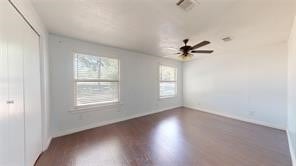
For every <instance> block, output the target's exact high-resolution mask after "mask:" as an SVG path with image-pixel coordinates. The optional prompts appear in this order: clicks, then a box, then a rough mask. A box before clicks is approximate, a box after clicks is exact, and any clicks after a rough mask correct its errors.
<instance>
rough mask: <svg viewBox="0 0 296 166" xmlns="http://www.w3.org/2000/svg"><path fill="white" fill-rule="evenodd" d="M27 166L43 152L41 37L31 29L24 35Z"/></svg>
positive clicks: (25, 31)
mask: <svg viewBox="0 0 296 166" xmlns="http://www.w3.org/2000/svg"><path fill="white" fill-rule="evenodd" d="M23 34H24V35H25V36H24V39H25V41H26V42H25V43H24V90H25V91H24V92H25V93H24V94H25V156H26V165H27V166H31V165H32V166H33V165H34V163H35V161H36V159H37V158H38V156H39V154H40V153H41V152H42V143H41V140H42V135H41V130H42V129H41V87H40V58H39V36H38V35H37V34H36V33H35V32H34V31H33V30H32V29H31V28H30V27H29V26H26V29H25V30H24V33H23Z"/></svg>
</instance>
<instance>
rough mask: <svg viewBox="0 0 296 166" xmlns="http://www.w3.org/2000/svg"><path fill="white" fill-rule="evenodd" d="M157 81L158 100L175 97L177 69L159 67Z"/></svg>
mask: <svg viewBox="0 0 296 166" xmlns="http://www.w3.org/2000/svg"><path fill="white" fill-rule="evenodd" d="M159 80H160V81H159V96H160V98H169V97H175V96H176V94H177V69H176V68H174V67H169V66H163V65H160V68H159Z"/></svg>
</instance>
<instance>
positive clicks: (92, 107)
mask: <svg viewBox="0 0 296 166" xmlns="http://www.w3.org/2000/svg"><path fill="white" fill-rule="evenodd" d="M121 105H122V103H121V102H114V103H105V104H97V105H86V106H74V107H73V108H72V110H70V112H71V113H81V112H94V111H105V110H115V109H116V110H118V109H119V108H120V106H121Z"/></svg>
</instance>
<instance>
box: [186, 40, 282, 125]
mask: <svg viewBox="0 0 296 166" xmlns="http://www.w3.org/2000/svg"><path fill="white" fill-rule="evenodd" d="M286 45H287V44H286V43H284V42H283V43H274V44H271V45H266V46H257V47H256V46H254V47H255V48H249V49H247V50H237V51H233V52H228V53H220V54H215V55H213V56H208V57H205V58H202V59H200V60H195V61H191V62H187V63H184V64H183V73H184V74H183V77H184V88H183V90H184V92H183V93H184V94H183V95H184V106H187V107H191V108H196V109H200V110H202V111H208V112H213V113H216V114H220V115H224V116H229V117H233V118H237V119H241V120H245V121H250V122H254V123H259V124H263V125H268V126H272V127H276V128H280V129H285V128H286V114H287V112H286V99H287V96H286V95H287V94H286V89H287V46H286Z"/></svg>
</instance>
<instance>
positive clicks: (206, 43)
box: [191, 41, 211, 50]
mask: <svg viewBox="0 0 296 166" xmlns="http://www.w3.org/2000/svg"><path fill="white" fill-rule="evenodd" d="M210 43H211V42H209V41H203V42H200V43H198V44H196V45H195V46H193V47H191V50H195V49H197V48H200V47H202V46H205V45H208V44H210Z"/></svg>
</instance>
